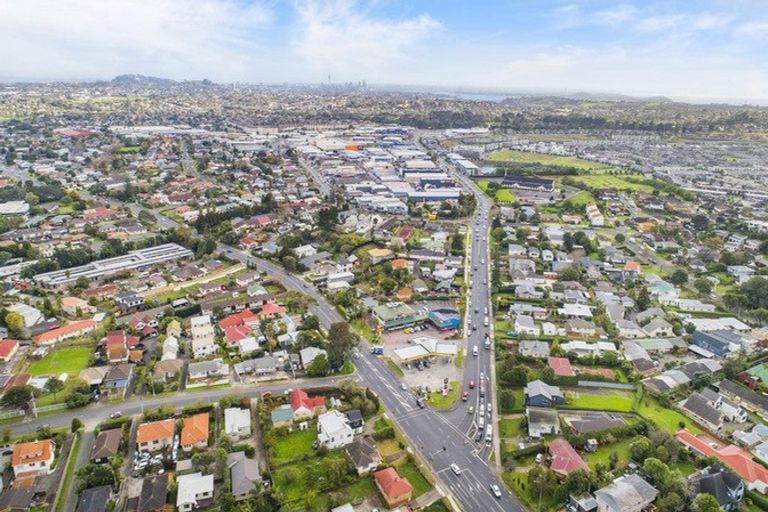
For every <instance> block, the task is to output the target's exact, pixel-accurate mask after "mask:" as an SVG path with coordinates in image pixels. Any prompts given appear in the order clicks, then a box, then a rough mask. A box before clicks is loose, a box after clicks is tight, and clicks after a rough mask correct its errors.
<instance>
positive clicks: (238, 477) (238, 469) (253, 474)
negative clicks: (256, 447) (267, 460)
mask: <svg viewBox="0 0 768 512" xmlns="http://www.w3.org/2000/svg"><path fill="white" fill-rule="evenodd" d="M227 467H228V468H229V479H230V482H231V489H232V496H234V498H235V501H242V500H245V499H248V498H249V497H250V495H251V491H253V490H254V489H257V488H258V486H259V484H260V483H261V473H260V472H259V461H258V460H256V459H249V458H248V457H246V456H245V452H233V453H230V454H228V455H227Z"/></svg>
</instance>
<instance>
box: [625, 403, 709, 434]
mask: <svg viewBox="0 0 768 512" xmlns="http://www.w3.org/2000/svg"><path fill="white" fill-rule="evenodd" d="M637 413H638V414H639V415H640V416H642V417H643V418H646V419H649V420H651V421H653V422H654V423H655V424H656V425H657V426H658V427H659V428H660V429H663V430H666V431H667V432H669V433H670V434H674V433H675V432H677V431H678V430H680V428H681V427H680V424H681V423H682V424H684V425H685V428H687V429H688V430H689V431H691V432H692V433H694V434H698V433H699V432H700V430H699V428H698V427H696V425H695V424H694V423H693V421H691V420H690V419H689V418H687V417H686V416H683V415H682V414H680V413H679V412H677V411H675V410H674V409H667V408H666V407H662V406H661V405H660V404H659V402H657V401H656V399H655V398H653V397H651V396H648V395H646V396H644V397H642V399H641V400H640V404H639V405H638V408H637Z"/></svg>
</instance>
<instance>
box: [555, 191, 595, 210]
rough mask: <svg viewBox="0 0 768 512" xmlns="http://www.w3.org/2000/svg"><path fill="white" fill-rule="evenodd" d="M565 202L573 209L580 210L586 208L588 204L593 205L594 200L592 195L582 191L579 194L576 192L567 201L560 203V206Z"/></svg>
mask: <svg viewBox="0 0 768 512" xmlns="http://www.w3.org/2000/svg"><path fill="white" fill-rule="evenodd" d="M566 202H567V203H569V204H571V205H573V206H574V208H578V209H582V208H586V207H587V205H588V204H592V203H594V202H595V198H594V196H593V195H592V193H590V192H589V191H587V190H582V191H581V192H578V193H576V194H574V195H572V196H571V197H569V198H568V199H566V200H564V201H562V202H561V203H560V204H563V203H566Z"/></svg>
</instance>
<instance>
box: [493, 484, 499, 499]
mask: <svg viewBox="0 0 768 512" xmlns="http://www.w3.org/2000/svg"><path fill="white" fill-rule="evenodd" d="M491 493H493V495H494V496H496V498H501V489H499V486H498V485H496V484H491Z"/></svg>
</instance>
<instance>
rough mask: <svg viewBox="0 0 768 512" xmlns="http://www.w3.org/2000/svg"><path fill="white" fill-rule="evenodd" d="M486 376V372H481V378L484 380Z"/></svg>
mask: <svg viewBox="0 0 768 512" xmlns="http://www.w3.org/2000/svg"><path fill="white" fill-rule="evenodd" d="M484 378H485V373H483V372H480V380H483V379H484Z"/></svg>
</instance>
